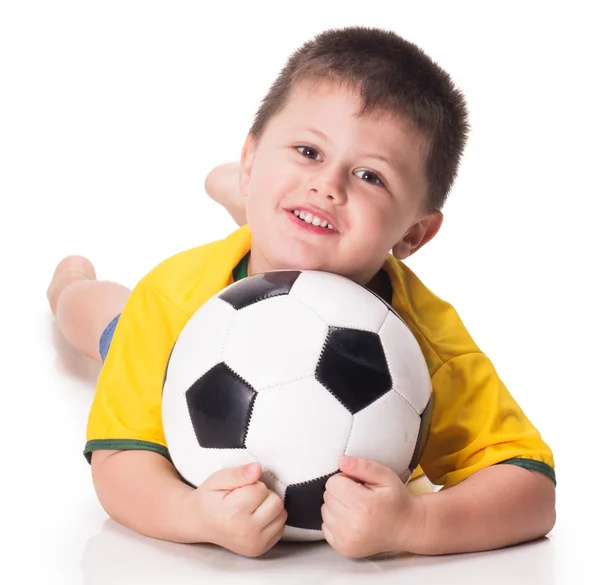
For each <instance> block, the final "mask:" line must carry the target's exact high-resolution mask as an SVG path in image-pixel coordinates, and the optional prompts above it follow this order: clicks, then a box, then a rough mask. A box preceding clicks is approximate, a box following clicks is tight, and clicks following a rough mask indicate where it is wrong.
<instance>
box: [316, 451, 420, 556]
mask: <svg viewBox="0 0 600 585" xmlns="http://www.w3.org/2000/svg"><path fill="white" fill-rule="evenodd" d="M340 471H341V472H342V473H338V474H336V475H334V476H332V477H330V478H329V479H328V480H327V483H326V484H325V494H324V504H323V506H322V508H321V514H322V516H323V525H322V529H323V534H324V536H325V539H326V540H327V542H328V543H329V544H330V545H331V546H332V547H333V548H334V549H335V550H336V551H338V552H339V553H340V554H342V555H344V556H346V557H351V558H361V557H366V556H370V555H374V554H378V553H382V552H389V551H400V550H404V551H410V548H411V543H414V539H415V538H418V536H419V535H420V534H421V533H422V531H423V528H424V513H423V512H424V510H423V505H422V503H421V501H420V500H419V498H418V497H416V496H413V495H412V494H410V493H409V491H408V490H407V488H406V486H405V485H404V484H403V483H402V481H401V480H400V478H399V477H398V476H397V475H396V474H395V473H394V472H393V471H392V470H391V469H389V468H388V467H385V466H384V465H381V464H379V463H376V462H375V461H370V460H369V459H360V458H358V457H347V456H342V457H341V458H340Z"/></svg>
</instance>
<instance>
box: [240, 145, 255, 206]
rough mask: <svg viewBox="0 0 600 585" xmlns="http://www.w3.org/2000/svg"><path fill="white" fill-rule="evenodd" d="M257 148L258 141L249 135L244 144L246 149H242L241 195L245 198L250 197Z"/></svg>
mask: <svg viewBox="0 0 600 585" xmlns="http://www.w3.org/2000/svg"><path fill="white" fill-rule="evenodd" d="M256 146H257V144H256V140H255V139H254V137H253V136H252V135H251V134H248V136H246V140H245V142H244V147H243V148H242V157H241V159H240V178H239V183H240V185H239V188H240V194H241V195H242V196H243V197H247V196H248V188H249V185H250V177H251V175H252V166H253V165H254V157H255V155H256Z"/></svg>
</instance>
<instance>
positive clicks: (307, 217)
mask: <svg viewBox="0 0 600 585" xmlns="http://www.w3.org/2000/svg"><path fill="white" fill-rule="evenodd" d="M293 213H294V215H295V216H296V217H299V218H300V219H302V220H304V221H305V222H306V223H310V224H312V225H314V226H319V227H322V228H325V227H326V228H328V229H330V230H332V229H333V226H332V225H331V224H330V223H327V220H326V219H321V218H320V217H318V216H316V215H313V214H312V213H307V212H306V211H298V210H297V209H294V212H293Z"/></svg>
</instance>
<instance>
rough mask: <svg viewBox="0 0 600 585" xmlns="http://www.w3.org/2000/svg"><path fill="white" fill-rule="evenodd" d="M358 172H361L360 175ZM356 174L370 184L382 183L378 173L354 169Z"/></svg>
mask: <svg viewBox="0 0 600 585" xmlns="http://www.w3.org/2000/svg"><path fill="white" fill-rule="evenodd" d="M359 173H362V177H361V176H360V174H359ZM356 175H357V176H358V177H359V178H361V179H364V181H365V182H366V183H371V184H372V185H383V181H382V180H381V179H380V178H379V175H377V173H374V172H373V171H364V170H360V171H356Z"/></svg>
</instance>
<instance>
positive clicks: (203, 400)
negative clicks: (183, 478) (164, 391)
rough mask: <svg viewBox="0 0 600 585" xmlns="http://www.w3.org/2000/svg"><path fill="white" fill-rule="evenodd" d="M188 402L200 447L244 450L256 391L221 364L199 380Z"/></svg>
mask: <svg viewBox="0 0 600 585" xmlns="http://www.w3.org/2000/svg"><path fill="white" fill-rule="evenodd" d="M185 399H186V402H187V406H188V411H189V414H190V419H191V421H192V425H193V427H194V433H195V434H196V439H198V443H199V444H200V446H202V447H205V448H216V449H243V448H244V440H245V438H246V433H247V430H248V423H249V421H250V416H251V414H252V407H253V405H254V401H255V399H256V391H255V390H254V389H253V388H252V387H251V386H250V385H249V384H248V383H247V382H246V381H245V380H244V379H242V378H241V377H240V376H238V375H237V374H236V373H235V372H233V371H232V370H231V368H228V367H227V366H226V365H225V364H223V363H220V364H217V365H216V366H213V367H212V368H211V369H210V370H208V372H206V374H204V375H203V376H202V377H200V378H198V379H197V380H196V381H195V382H194V383H193V384H192V385H191V386H190V388H189V389H188V390H187V392H186V393H185Z"/></svg>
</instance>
